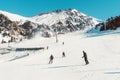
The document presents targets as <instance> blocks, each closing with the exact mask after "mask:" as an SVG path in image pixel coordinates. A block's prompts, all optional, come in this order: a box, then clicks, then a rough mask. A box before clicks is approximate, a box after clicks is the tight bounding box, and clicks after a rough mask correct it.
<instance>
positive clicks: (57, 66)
mask: <svg viewBox="0 0 120 80" xmlns="http://www.w3.org/2000/svg"><path fill="white" fill-rule="evenodd" d="M58 39H59V42H58V43H56V42H55V38H54V37H52V38H41V37H39V36H36V37H35V38H34V39H32V40H26V41H23V42H20V43H12V44H10V45H11V46H12V47H14V48H16V47H37V46H41V47H45V48H46V47H47V46H49V49H48V50H46V49H45V50H40V51H36V52H34V51H32V52H29V51H26V52H14V51H13V52H10V54H5V55H0V75H1V76H0V80H120V49H119V47H120V42H119V41H120V33H116V34H110V35H101V36H89V37H86V35H84V34H83V35H80V32H74V33H69V34H64V35H59V36H58ZM63 41H64V43H65V44H64V45H62V42H63ZM1 47H7V44H1ZM83 50H85V51H86V52H87V55H88V60H89V62H90V64H89V65H84V64H85V63H84V60H83V59H82V56H83V55H82V51H83ZM63 51H64V52H65V53H66V57H65V58H62V55H61V53H62V52H63ZM27 53H29V56H25V57H23V58H18V59H15V60H12V61H10V60H11V59H13V58H15V57H16V56H19V57H20V56H23V55H26V54H27ZM51 54H53V55H54V57H55V59H54V61H53V64H48V61H49V56H50V55H51Z"/></svg>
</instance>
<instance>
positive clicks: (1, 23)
mask: <svg viewBox="0 0 120 80" xmlns="http://www.w3.org/2000/svg"><path fill="white" fill-rule="evenodd" d="M0 15H1V17H0V30H1V31H0V33H1V34H2V35H3V33H4V34H7V33H6V32H8V33H10V34H7V36H8V35H9V37H11V36H14V38H16V39H18V40H21V38H18V37H17V36H19V35H20V36H22V37H23V38H30V37H32V36H33V34H34V33H35V32H38V31H39V32H41V33H40V35H42V36H44V37H50V36H51V35H54V34H55V32H57V33H67V32H73V31H78V30H82V31H85V30H88V29H91V28H93V27H94V26H95V25H96V24H98V23H99V22H98V20H97V19H96V18H93V17H91V16H88V15H85V14H83V13H81V12H79V11H77V10H76V9H68V10H56V11H53V12H49V13H44V14H39V15H36V16H33V17H23V16H20V15H17V14H12V13H9V12H6V11H2V10H1V11H0ZM15 35H16V36H15ZM34 35H35V34H34ZM5 36H6V35H5ZM5 36H4V37H5Z"/></svg>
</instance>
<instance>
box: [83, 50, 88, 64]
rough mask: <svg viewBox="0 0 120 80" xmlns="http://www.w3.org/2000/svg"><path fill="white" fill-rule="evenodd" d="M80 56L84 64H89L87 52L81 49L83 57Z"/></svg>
mask: <svg viewBox="0 0 120 80" xmlns="http://www.w3.org/2000/svg"><path fill="white" fill-rule="evenodd" d="M82 58H84V60H85V63H86V65H87V64H89V61H88V59H87V54H86V52H85V51H83V57H82Z"/></svg>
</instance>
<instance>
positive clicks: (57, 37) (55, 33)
mask: <svg viewBox="0 0 120 80" xmlns="http://www.w3.org/2000/svg"><path fill="white" fill-rule="evenodd" d="M55 38H56V43H57V42H58V36H57V29H55Z"/></svg>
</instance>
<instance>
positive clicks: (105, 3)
mask: <svg viewBox="0 0 120 80" xmlns="http://www.w3.org/2000/svg"><path fill="white" fill-rule="evenodd" d="M69 8H72V9H77V10H79V11H80V12H83V13H85V14H87V15H89V16H93V17H95V18H98V19H107V18H109V17H114V16H118V15H120V0H0V10H4V11H7V12H11V13H15V14H19V15H22V16H26V17H32V16H35V15H37V14H40V13H44V12H51V11H54V10H56V9H62V10H64V9H69Z"/></svg>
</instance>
